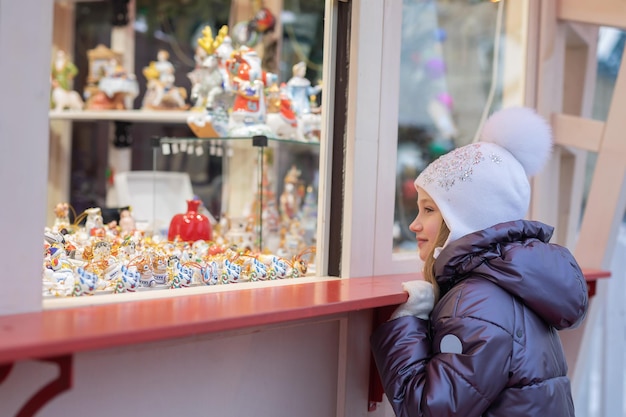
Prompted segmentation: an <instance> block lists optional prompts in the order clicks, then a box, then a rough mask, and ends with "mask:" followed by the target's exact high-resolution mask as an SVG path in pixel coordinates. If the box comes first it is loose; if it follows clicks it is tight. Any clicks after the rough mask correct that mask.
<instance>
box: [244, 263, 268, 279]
mask: <svg viewBox="0 0 626 417" xmlns="http://www.w3.org/2000/svg"><path fill="white" fill-rule="evenodd" d="M267 270H268V267H267V265H265V264H264V263H263V262H261V261H260V260H259V259H257V258H252V259H251V260H250V261H249V262H246V264H245V275H246V277H247V279H248V280H249V281H265V280H267V279H268V277H269V275H268V272H267Z"/></svg>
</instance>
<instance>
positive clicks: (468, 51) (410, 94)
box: [393, 0, 506, 252]
mask: <svg viewBox="0 0 626 417" xmlns="http://www.w3.org/2000/svg"><path fill="white" fill-rule="evenodd" d="M499 7H504V6H503V5H500V4H498V3H493V2H491V1H476V0H474V1H472V0H456V1H455V0H448V1H445V0H439V1H435V0H403V10H402V16H403V20H402V38H401V46H400V48H401V49H400V50H401V57H400V77H399V82H400V89H399V109H398V112H399V115H398V156H397V162H396V201H395V210H394V234H393V236H394V237H393V239H394V241H393V245H394V252H405V251H414V250H416V247H417V246H416V242H415V236H414V235H413V233H412V232H411V231H410V230H409V229H408V226H409V224H410V223H411V221H412V220H413V219H414V217H415V216H416V215H417V205H416V192H415V188H414V186H413V181H414V180H415V178H416V177H417V175H418V174H419V173H420V172H421V170H423V169H424V168H425V167H426V166H427V165H428V164H429V163H430V162H431V161H433V160H434V159H436V158H437V157H439V156H441V155H443V154H444V153H447V152H448V151H450V150H451V149H453V148H455V147H459V146H463V145H465V144H467V143H469V142H471V141H472V139H473V137H474V135H475V133H476V130H477V128H478V124H479V121H480V119H481V116H482V113H483V110H484V109H485V106H486V105H489V108H490V109H491V111H493V110H494V109H496V108H498V107H499V106H500V102H501V96H502V88H501V85H502V82H501V77H500V74H495V75H494V74H493V72H494V71H493V68H494V60H496V59H497V60H498V61H501V60H502V59H503V56H502V55H503V54H502V53H495V52H496V47H498V46H497V45H503V42H502V38H504V35H503V34H504V33H505V30H506V28H504V27H502V28H499V29H500V32H499V33H498V34H497V36H500V39H496V32H497V29H498V26H497V20H498V19H497V18H498V8H499ZM497 40H500V42H497ZM499 49H500V50H501V49H503V46H500V47H499ZM499 67H500V68H502V66H501V65H500V66H499ZM492 85H493V87H492ZM492 88H493V92H492V95H493V99H492V101H491V102H490V103H488V98H489V94H490V89H492Z"/></svg>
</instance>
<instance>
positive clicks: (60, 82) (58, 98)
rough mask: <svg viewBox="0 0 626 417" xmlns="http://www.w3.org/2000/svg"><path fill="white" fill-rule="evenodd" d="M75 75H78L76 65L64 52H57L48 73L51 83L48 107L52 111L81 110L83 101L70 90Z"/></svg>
mask: <svg viewBox="0 0 626 417" xmlns="http://www.w3.org/2000/svg"><path fill="white" fill-rule="evenodd" d="M76 74H78V69H77V68H76V65H74V63H73V62H72V61H70V59H69V58H68V56H67V54H66V53H65V51H62V50H58V51H57V52H56V54H55V59H54V62H53V63H52V69H51V72H50V78H51V82H52V94H51V97H50V98H51V100H50V106H51V108H52V109H53V110H55V111H60V110H65V109H69V110H82V108H83V105H84V103H83V99H82V98H81V97H80V94H78V93H77V92H76V91H74V90H72V80H73V79H74V77H75V76H76Z"/></svg>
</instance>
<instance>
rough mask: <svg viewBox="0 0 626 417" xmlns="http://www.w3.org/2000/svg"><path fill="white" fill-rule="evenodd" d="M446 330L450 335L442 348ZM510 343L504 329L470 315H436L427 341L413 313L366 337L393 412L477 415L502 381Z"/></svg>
mask: <svg viewBox="0 0 626 417" xmlns="http://www.w3.org/2000/svg"><path fill="white" fill-rule="evenodd" d="M446 335H453V337H451V336H449V337H448V338H447V339H446V340H447V341H446V342H444V343H443V347H444V349H441V347H442V342H441V341H442V340H443V338H444V336H446ZM455 338H456V339H455ZM451 340H452V344H450V343H449V342H450V341H451ZM456 341H461V343H460V344H459V343H456ZM512 343H513V342H512V337H511V335H510V334H508V333H507V332H506V331H505V330H504V329H502V328H500V327H498V326H496V325H493V324H490V323H488V322H486V321H483V320H479V319H474V318H470V317H453V318H447V319H441V320H439V321H438V323H437V325H436V326H435V333H434V335H433V340H432V341H431V339H430V337H429V335H428V322H427V321H425V320H421V319H418V318H416V317H401V318H399V319H396V320H391V321H388V322H386V323H384V324H383V325H381V326H380V327H379V328H378V329H377V330H376V331H375V332H374V334H373V335H372V338H371V347H372V352H373V355H374V360H375V362H376V366H377V368H378V371H379V373H380V375H381V380H382V384H383V387H384V389H385V393H386V394H387V398H388V399H389V402H390V403H391V405H392V407H393V409H394V411H395V414H396V416H398V417H409V416H411V417H412V416H419V417H421V416H425V417H431V416H432V417H435V416H464V417H473V416H475V417H478V416H480V415H481V414H482V413H483V412H484V411H485V410H486V409H487V408H488V407H489V406H490V404H491V403H492V402H493V401H494V400H495V398H496V397H497V396H498V395H499V393H500V392H501V391H502V389H503V388H504V386H505V385H506V382H507V380H508V371H509V364H510V359H511V352H512ZM455 346H458V348H457V349H455ZM442 350H444V352H441V351H442ZM450 350H452V351H461V350H462V351H461V352H460V353H450V352H449V351H450ZM446 351H447V352H446Z"/></svg>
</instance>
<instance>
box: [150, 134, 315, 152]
mask: <svg viewBox="0 0 626 417" xmlns="http://www.w3.org/2000/svg"><path fill="white" fill-rule="evenodd" d="M255 137H256V138H259V139H261V140H262V138H267V141H268V143H277V144H281V145H297V146H309V147H311V148H313V149H315V148H318V149H319V147H320V143H319V142H306V141H302V140H293V139H284V138H279V137H274V136H268V135H258V136H254V137H253V136H224V137H215V138H198V137H188V138H184V137H167V136H163V137H159V138H155V142H154V145H156V146H158V145H161V144H163V143H169V144H172V143H181V142H203V141H213V140H224V141H243V140H248V141H251V140H254V138H255ZM256 146H266V145H263V144H261V145H256Z"/></svg>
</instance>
